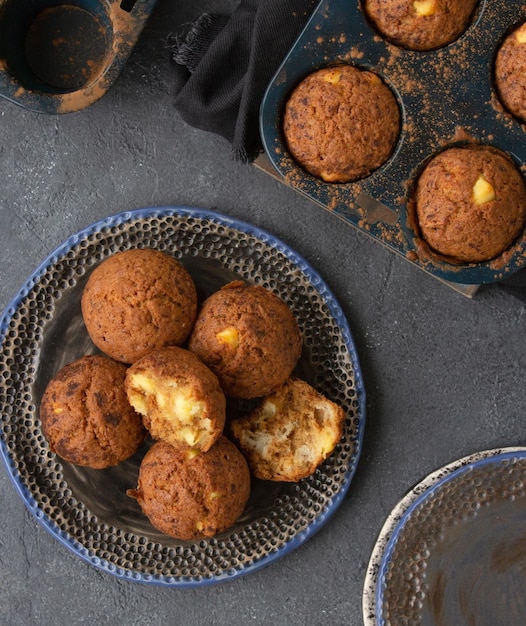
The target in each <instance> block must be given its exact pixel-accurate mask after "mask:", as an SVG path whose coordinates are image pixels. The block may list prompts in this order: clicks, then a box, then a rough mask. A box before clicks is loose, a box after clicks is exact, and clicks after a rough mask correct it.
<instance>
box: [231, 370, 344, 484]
mask: <svg viewBox="0 0 526 626" xmlns="http://www.w3.org/2000/svg"><path fill="white" fill-rule="evenodd" d="M344 419H345V413H344V411H343V409H342V407H340V406H339V405H337V404H336V403H334V402H332V401H331V400H329V399H328V398H326V397H325V396H323V395H322V394H321V393H319V392H318V391H317V390H316V389H314V388H313V387H311V386H310V385H309V384H308V383H306V382H305V381H303V380H300V379H298V378H291V379H290V380H288V381H287V382H286V383H285V384H284V385H282V386H281V387H280V388H279V389H278V390H276V391H275V392H274V393H272V394H270V395H269V396H267V397H266V398H265V399H264V400H263V401H262V403H261V404H260V405H259V406H258V407H257V408H255V409H254V410H253V411H251V412H250V413H248V414H247V415H246V416H244V417H241V418H238V419H236V420H234V421H233V422H232V424H231V429H232V434H233V436H234V438H235V440H236V441H237V443H238V445H239V447H240V449H241V451H242V452H243V454H245V456H246V458H247V460H248V464H249V467H250V469H251V471H252V473H253V474H254V476H256V477H257V478H261V479H263V480H274V481H287V482H297V481H298V480H300V479H301V478H305V477H306V476H310V475H311V474H313V473H314V472H315V470H316V468H317V467H318V465H320V463H322V462H323V461H324V460H325V459H326V458H327V457H328V456H330V454H332V452H333V450H334V448H335V447H336V445H337V443H338V442H339V441H340V439H341V437H342V434H343V425H344Z"/></svg>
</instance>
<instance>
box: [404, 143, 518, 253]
mask: <svg viewBox="0 0 526 626" xmlns="http://www.w3.org/2000/svg"><path fill="white" fill-rule="evenodd" d="M414 204H415V211H416V217H417V221H418V228H419V230H420V234H421V236H422V238H423V239H424V241H425V242H426V243H427V244H428V246H429V247H430V248H431V249H432V250H434V251H435V252H437V253H439V254H440V255H443V256H445V257H448V259H450V260H453V261H460V262H467V263H470V262H481V261H487V260H489V259H493V258H494V257H496V256H498V255H500V254H501V253H502V252H504V251H505V250H506V249H507V248H509V247H510V246H511V245H512V244H513V242H514V241H515V239H516V238H517V236H518V235H519V234H520V233H521V231H522V230H523V228H524V223H525V218H526V190H525V186H524V180H523V177H522V175H521V173H520V172H519V170H518V169H517V168H516V167H515V165H514V163H513V162H512V161H511V159H510V158H509V157H508V156H507V155H506V154H505V153H503V152H502V151H500V150H497V149H495V148H493V147H491V146H482V145H466V146H459V147H453V148H449V149H447V150H444V151H443V152H441V153H439V154H438V155H437V156H435V157H434V158H433V159H431V161H430V162H429V163H428V164H427V166H426V167H425V168H424V170H423V171H422V174H421V175H420V176H419V178H418V180H417V184H416V192H415V196H414Z"/></svg>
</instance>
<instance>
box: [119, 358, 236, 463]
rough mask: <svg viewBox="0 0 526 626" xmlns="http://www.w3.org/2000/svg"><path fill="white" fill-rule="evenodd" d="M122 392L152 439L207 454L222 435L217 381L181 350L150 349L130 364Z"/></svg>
mask: <svg viewBox="0 0 526 626" xmlns="http://www.w3.org/2000/svg"><path fill="white" fill-rule="evenodd" d="M125 389H126V394H127V396H128V400H129V402H130V404H131V405H132V406H133V407H134V409H135V410H136V411H137V412H138V413H140V414H141V415H142V419H143V422H144V425H145V426H146V428H147V429H148V431H149V433H150V435H151V436H152V437H153V438H154V439H159V440H161V441H166V442H167V443H169V444H171V445H172V446H174V447H176V448H183V449H188V448H194V449H196V450H199V451H206V450H208V449H209V448H211V447H212V445H213V444H214V443H215V442H216V440H217V439H218V438H219V437H220V436H221V434H222V432H223V427H224V425H225V418H226V400H225V395H224V393H223V391H222V390H221V388H220V386H219V382H218V380H217V377H216V376H215V374H213V373H212V372H211V371H210V369H209V368H208V367H207V366H206V365H204V363H202V362H201V361H200V360H199V359H198V358H197V357H196V356H195V354H193V353H192V352H189V351H188V350H185V349H184V348H180V347H177V346H168V347H166V348H161V349H159V350H152V351H151V352H149V353H148V354H147V355H146V356H143V357H142V359H139V360H138V361H135V363H133V365H131V366H130V367H129V369H128V371H127V373H126V380H125Z"/></svg>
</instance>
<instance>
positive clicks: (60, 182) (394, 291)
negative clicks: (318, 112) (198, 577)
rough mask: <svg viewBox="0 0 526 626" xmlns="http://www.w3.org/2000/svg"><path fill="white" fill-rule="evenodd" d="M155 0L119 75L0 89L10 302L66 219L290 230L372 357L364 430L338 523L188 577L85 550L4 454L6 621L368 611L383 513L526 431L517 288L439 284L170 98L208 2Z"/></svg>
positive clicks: (0, 562) (225, 619)
mask: <svg viewBox="0 0 526 626" xmlns="http://www.w3.org/2000/svg"><path fill="white" fill-rule="evenodd" d="M235 4H236V2H227V1H223V2H221V1H217V2H205V1H203V0H200V1H192V2H189V1H186V2H185V1H182V0H179V1H175V0H159V3H158V5H157V7H156V9H155V10H154V13H153V15H152V18H151V20H150V21H149V23H148V25H147V27H146V29H145V31H144V33H143V36H142V37H141V40H140V42H139V43H138V45H137V46H136V48H135V50H134V52H133V54H132V57H131V58H130V60H129V62H128V64H127V66H126V68H125V70H124V71H123V73H122V75H121V77H120V78H119V80H118V81H117V83H116V85H115V86H114V87H113V88H112V89H111V91H110V92H109V93H108V94H107V95H106V96H105V97H104V98H103V99H102V100H100V101H99V102H98V103H96V104H94V105H92V106H91V107H90V108H88V109H86V110H84V111H82V112H79V113H76V114H71V115H67V116H62V117H54V116H44V115H38V114H36V113H31V112H28V111H25V110H23V109H21V108H18V107H17V106H15V105H13V104H10V103H9V102H7V101H4V100H0V172H1V177H2V185H1V194H0V252H1V255H2V261H3V263H2V272H1V275H0V276H1V278H0V306H1V308H2V309H4V308H5V307H7V305H8V303H9V302H10V300H11V299H12V298H13V297H14V296H15V295H16V293H17V292H18V289H19V288H20V286H21V285H22V283H23V282H24V281H25V279H26V278H27V277H28V275H29V274H30V273H31V272H32V271H33V270H34V269H35V268H36V266H37V265H38V264H39V263H40V262H41V261H42V260H43V259H44V258H45V257H46V256H47V255H48V254H49V253H50V252H51V251H52V250H53V249H54V248H55V247H56V246H57V245H59V244H60V243H62V241H64V240H65V239H66V238H67V237H68V236H69V235H70V234H72V233H74V232H76V231H77V230H79V229H81V228H83V227H85V226H87V225H88V224H90V223H92V222H94V221H96V220H98V219H100V218H103V217H105V216H107V215H112V214H115V213H118V212H121V211H124V210H127V209H133V208H138V207H143V206H153V205H168V204H177V205H189V206H196V207H204V208H214V209H217V210H218V211H220V212H221V213H226V214H229V215H232V216H234V217H237V218H241V219H243V220H246V221H249V222H252V223H253V224H255V225H257V226H259V227H261V228H264V229H266V230H268V231H270V232H271V233H273V234H274V235H276V236H278V237H280V238H281V239H283V240H284V241H286V242H287V243H288V244H289V245H290V246H291V247H293V248H295V249H296V250H297V251H298V252H299V253H301V254H302V255H303V256H305V257H306V258H307V259H308V260H309V261H310V262H311V264H313V265H314V266H315V267H316V269H317V270H318V271H319V272H320V274H321V275H322V276H323V277H324V278H325V280H326V281H327V283H328V284H329V286H330V287H331V288H332V290H333V291H334V293H335V294H336V297H337V298H338V299H339V301H340V303H341V304H342V307H343V309H344V311H345V313H346V315H347V317H348V319H349V322H350V325H351V327H352V330H353V334H354V338H355V341H356V344H357V348H358V353H359V357H360V361H361V365H362V369H363V374H364V379H365V385H366V391H367V394H368V400H367V428H366V436H365V445H364V450H363V455H362V458H361V462H360V465H359V468H358V472H357V474H356V477H355V480H354V481H353V483H352V485H351V489H350V491H349V493H348V495H347V497H346V498H345V500H344V502H343V504H342V506H341V507H340V509H339V510H338V511H337V512H336V514H335V515H334V517H333V518H332V519H331V520H330V522H329V523H328V524H327V525H326V526H325V527H324V528H323V529H322V530H321V531H320V532H319V533H318V534H317V535H316V536H315V537H314V538H313V539H311V540H310V541H309V542H307V543H306V544H305V545H304V546H302V547H301V548H300V549H299V550H296V551H295V552H293V553H292V554H290V555H288V556H287V557H285V558H284V559H281V560H280V561H278V562H276V563H274V564H272V565H271V566H269V567H267V568H265V569H263V570H261V571H257V572H255V573H254V574H251V575H249V576H245V577H241V578H239V579H237V580H234V581H230V582H227V583H224V584H221V585H215V586H212V587H205V588H201V589H192V590H177V589H162V588H156V587H148V586H143V585H138V584H133V583H130V582H123V581H120V580H118V579H116V578H113V577H112V576H110V575H107V574H105V573H102V572H100V571H98V570H96V569H95V568H93V567H92V566H90V565H88V564H86V563H85V562H84V561H82V560H80V559H79V558H77V557H76V556H74V555H73V554H72V553H70V552H69V551H68V550H66V549H65V548H64V547H62V546H61V545H60V544H59V543H58V542H57V541H56V540H55V539H54V538H53V537H51V536H50V535H49V534H48V533H47V532H46V531H45V530H44V529H43V528H42V527H41V526H39V525H38V524H37V522H36V521H35V520H34V519H33V518H32V517H31V516H30V514H29V513H28V512H27V511H26V509H25V507H24V505H23V503H22V502H21V500H20V499H19V497H18V495H17V492H16V491H15V488H14V486H13V484H12V483H11V480H10V478H9V477H8V475H7V473H6V471H5V468H4V466H3V465H0V529H1V531H0V607H1V609H0V624H2V625H3V624H6V625H9V626H18V625H21V626H31V625H33V624H34V625H44V626H48V625H49V626H52V625H53V626H55V625H59V626H61V625H64V626H66V625H77V624H98V625H99V624H100V625H103V624H109V625H110V624H111V625H113V624H129V625H141V626H142V625H143V624H164V623H166V624H177V625H179V624H180V625H185V626H193V625H198V624H199V625H201V624H212V623H225V624H226V623H228V624H232V625H240V626H241V625H243V626H244V625H246V624H272V625H287V624H290V625H292V624H298V625H299V624H302V625H303V624H305V625H313V626H314V625H318V624H331V625H332V626H337V625H339V624H342V625H343V624H351V625H359V624H361V623H362V618H361V595H362V588H363V583H364V576H365V570H366V566H367V563H368V560H369V556H370V554H371V550H372V548H373V546H374V543H375V539H376V537H377V534H378V532H379V531H380V528H381V526H382V523H383V521H384V519H385V517H386V516H387V515H388V513H389V512H390V510H391V509H392V507H393V506H394V505H395V504H396V502H397V501H398V500H399V499H400V498H401V497H402V496H403V494H404V493H405V492H406V491H407V490H408V489H409V488H410V487H411V486H412V485H413V484H415V483H416V482H418V481H419V480H420V479H421V478H423V476H424V475H426V474H427V473H429V472H430V471H432V470H434V469H436V468H438V467H440V466H441V465H443V464H446V463H448V462H450V461H452V460H454V459H456V458H458V457H461V456H464V455H467V454H470V453H472V452H475V451H477V450H481V449H488V448H494V447H499V446H511V445H524V444H525V443H526V436H525V430H526V429H525V415H524V391H523V388H524V383H525V374H524V366H525V360H526V357H525V347H526V340H525V333H524V304H523V303H522V301H521V300H520V299H517V298H515V297H513V296H512V295H510V294H508V293H505V292H504V291H502V290H500V289H499V288H493V287H492V288H486V289H482V290H481V291H480V292H479V294H477V296H476V297H475V298H474V299H473V300H470V299H467V298H465V297H464V296H462V295H459V294H458V293H456V292H454V291H453V290H451V289H449V288H448V287H447V286H444V285H442V284H440V283H439V282H438V281H436V280H435V279H434V278H432V277H430V276H428V275H427V274H425V273H423V272H421V271H420V270H418V269H416V268H414V267H413V266H411V265H410V264H409V263H407V262H406V261H404V260H403V259H401V258H398V257H397V256H395V255H394V254H393V253H391V252H389V251H388V250H386V249H384V248H383V247H382V246H381V245H379V244H377V243H375V242H374V241H372V240H371V239H369V238H368V237H366V236H365V235H363V234H361V233H360V232H358V231H356V230H354V229H353V228H352V227H350V226H346V225H344V224H343V223H342V222H341V221H340V220H339V219H337V218H336V217H334V216H333V215H331V214H330V213H328V212H326V211H324V210H322V209H320V208H319V207H317V206H314V205H313V204H311V203H310V202H309V201H307V200H306V199H303V198H301V197H299V196H298V195H297V194H295V192H293V191H292V190H290V189H288V188H287V187H285V186H284V185H282V184H281V183H280V182H277V181H276V180H274V179H273V178H271V177H270V176H268V175H267V174H265V173H263V172H261V171H259V170H258V169H256V168H254V167H252V166H247V165H242V164H240V163H237V162H234V161H232V159H231V158H230V153H229V145H228V144H227V143H226V142H225V141H224V140H223V139H221V138H219V137H216V136H214V135H211V134H208V133H204V132H201V131H198V130H195V129H192V128H189V127H188V126H186V125H185V124H184V123H183V122H182V121H181V120H180V119H179V118H178V115H177V114H176V113H175V111H174V109H173V104H172V103H173V98H174V93H175V81H174V76H173V73H172V69H171V66H170V59H169V55H168V52H167V50H166V49H165V47H164V43H163V42H164V41H165V40H166V37H167V36H168V35H169V34H170V33H172V32H176V31H177V30H178V29H179V28H180V26H181V24H183V23H185V22H188V21H191V20H192V19H193V18H195V17H196V16H197V15H198V14H200V12H201V11H202V10H204V9H206V10H211V9H214V8H219V9H224V10H228V11H230V10H231V8H232V7H233V6H235Z"/></svg>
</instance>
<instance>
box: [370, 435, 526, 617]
mask: <svg viewBox="0 0 526 626" xmlns="http://www.w3.org/2000/svg"><path fill="white" fill-rule="evenodd" d="M517 455H519V456H520V457H521V458H526V446H509V447H499V448H491V449H487V450H481V451H478V452H474V453H472V454H469V455H467V456H464V457H461V458H459V459H456V460H454V461H452V462H450V463H447V464H446V465H443V466H442V467H440V468H438V469H435V470H433V471H432V472H430V473H429V474H427V475H426V476H425V477H424V478H423V479H422V480H420V481H419V482H418V483H416V484H415V485H414V486H413V487H412V488H411V489H410V490H409V491H408V492H407V493H406V494H405V495H404V496H403V497H402V498H401V499H400V500H399V501H398V502H397V504H396V505H395V506H394V507H393V509H392V510H391V512H390V513H389V515H388V516H387V518H386V519H385V521H384V523H383V525H382V527H381V529H380V532H379V533H378V535H377V538H376V540H375V543H374V547H373V550H372V553H371V556H370V559H369V563H368V566H367V569H366V575H365V581H364V586H363V592H362V616H363V621H364V626H378V624H379V622H378V620H377V611H378V600H379V595H380V587H381V581H380V580H379V575H380V570H381V567H382V563H383V561H384V557H385V555H386V554H387V552H388V550H389V548H390V546H391V545H392V543H393V542H395V541H396V539H397V538H398V535H399V534H400V532H401V531H402V530H403V527H404V525H405V523H406V522H407V519H408V518H409V515H410V514H411V512H412V511H413V510H414V509H415V508H416V507H417V506H418V505H419V504H420V503H421V502H423V501H424V500H425V499H426V498H427V497H429V496H430V495H431V494H432V493H434V491H435V490H437V489H438V488H440V487H441V486H442V485H443V484H445V483H447V482H449V481H451V480H454V479H455V478H456V477H457V476H459V475H461V474H463V473H464V472H466V471H468V470H469V469H471V468H473V467H478V466H479V465H484V464H487V463H491V462H497V461H498V459H506V458H510V457H513V456H517Z"/></svg>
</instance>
